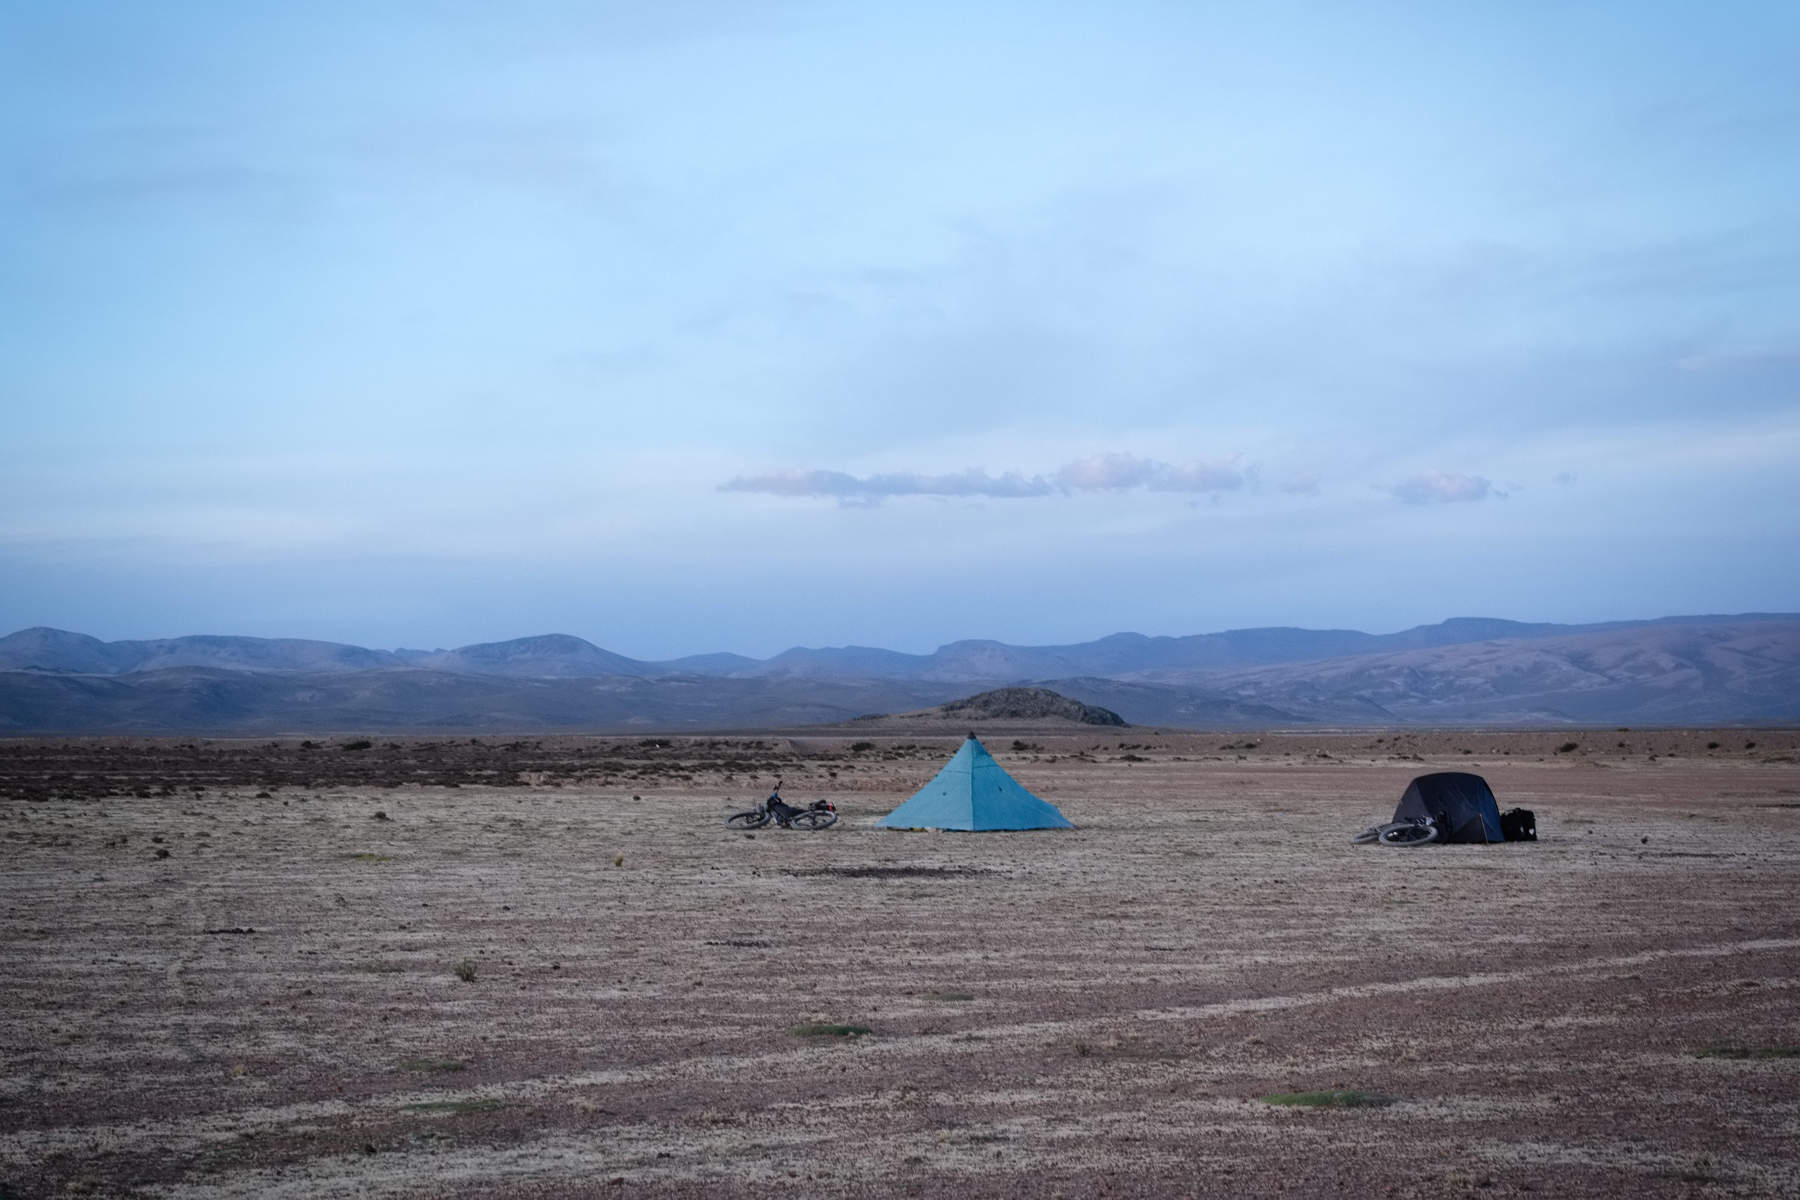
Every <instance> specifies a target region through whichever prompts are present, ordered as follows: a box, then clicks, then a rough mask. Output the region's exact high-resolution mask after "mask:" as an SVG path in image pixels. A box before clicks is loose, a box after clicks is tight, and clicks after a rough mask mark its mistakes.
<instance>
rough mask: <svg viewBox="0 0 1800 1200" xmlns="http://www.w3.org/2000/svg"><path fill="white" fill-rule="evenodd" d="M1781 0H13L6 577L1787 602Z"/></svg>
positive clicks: (150, 612)
mask: <svg viewBox="0 0 1800 1200" xmlns="http://www.w3.org/2000/svg"><path fill="white" fill-rule="evenodd" d="M1797 45H1800V6H1796V5H1793V4H1790V3H1768V4H1753V3H1742V2H1731V0H1727V2H1722V3H1715V4H1708V5H1693V4H1689V3H1658V2H1655V0H1628V2H1626V0H1621V2H1619V3H1582V2H1579V0H1567V2H1552V0H1524V2H1520V0H1509V2H1494V3H1480V2H1474V0H1471V2H1469V3H1458V4H1434V3H1424V2H1418V3H1404V4H1402V3H1382V2H1380V0H1375V2H1372V3H1358V4H1354V5H1349V4H1342V3H1335V2H1332V3H1298V2H1282V0H1275V2H1270V3H1256V4H1213V3H1196V2H1187V0H1184V2H1180V3H1174V2H1171V3H1150V2H1143V0H1115V2H1112V3H1108V4H1104V5H1102V4H1061V3H1054V2H1050V0H1034V2H1032V3H1005V2H998V3H993V4H987V5H962V4H956V5H951V4H936V3H929V2H920V3H914V4H908V5H874V4H866V3H844V4H839V3H808V2H795V3H785V2H774V0H771V2H767V3H764V2H759V0H730V2H725V0H667V2H664V3H658V4H653V5H645V4H639V3H630V4H627V3H618V4H611V3H605V2H600V3H594V2H588V3H555V2H548V0H519V2H515V3H511V4H506V5H492V4H486V3H474V2H473V0H470V2H467V3H459V2H453V0H446V2H443V3H407V2H404V0H393V2H384V3H381V4H366V3H360V2H357V3H339V2H334V0H317V2H313V3H308V4H303V5H296V4H288V3H263V2H259V0H242V2H237V0H234V2H230V3H227V2H224V0H218V2H214V3H188V2H182V0H164V2H162V3H158V4H155V5H118V4H110V3H109V4H99V3H86V2H83V0H59V2H58V3H55V4H36V3H26V2H21V0H0V430H3V431H4V436H0V633H4V632H7V631H10V630H12V629H18V628H23V627H26V626H31V625H50V626H55V627H58V628H63V629H72V630H78V631H81V632H85V633H90V634H93V635H95V636H98V637H102V638H106V639H115V638H144V637H169V636H177V635H182V634H191V633H227V634H246V635H256V636H293V637H315V638H326V639H330V640H336V641H347V642H354V643H357V644H361V645H369V646H383V647H392V646H411V647H433V646H455V645H461V644H465V643H470V642H478V641H491V640H499V639H504V638H510V637H518V636H524V635H528V634H535V633H545V632H553V631H554V632H566V633H572V634H576V635H578V636H581V637H585V638H587V639H589V640H590V641H593V642H595V643H597V644H599V645H601V646H604V647H606V648H608V649H611V650H615V651H617V652H620V653H624V654H630V655H634V656H637V657H642V658H668V657H674V656H677V655H682V654H689V653H701V652H708V651H716V650H731V651H736V652H738V653H743V654H752V655H757V656H765V655H769V654H773V653H775V652H777V651H780V650H782V649H784V648H786V647H788V646H793V645H811V646H819V645H842V644H861V645H881V646H887V647H891V648H893V649H899V650H908V651H927V650H930V649H931V648H933V647H935V646H937V645H939V644H941V643H944V642H948V641H952V640H956V639H960V638H996V639H999V640H1002V641H1007V642H1013V643H1023V644H1050V643H1066V642H1076V641H1085V640H1089V639H1092V638H1095V637H1100V636H1103V635H1106V634H1109V633H1113V632H1118V631H1121V630H1133V631H1138V632H1143V633H1151V634H1188V633H1200V632H1208V631H1213V630H1218V629H1226V628H1243V627H1249V626H1263V625H1301V626H1309V627H1330V628H1359V629H1365V630H1369V631H1372V632H1383V631H1390V630H1396V629H1402V628H1406V627H1408V626H1411V625H1415V624H1422V623H1430V622H1435V621H1438V620H1442V619H1444V618H1447V617H1452V616H1476V615H1479V616H1497V617H1510V618H1515V619H1520V620H1547V621H1568V622H1582V621H1598V620H1612V619H1623V618H1632V617H1652V616H1659V615H1668V614H1678V613H1723V612H1745V611H1791V610H1794V609H1800V518H1797V517H1796V514H1800V73H1796V72H1795V71H1794V70H1793V61H1794V55H1795V51H1796V47H1797Z"/></svg>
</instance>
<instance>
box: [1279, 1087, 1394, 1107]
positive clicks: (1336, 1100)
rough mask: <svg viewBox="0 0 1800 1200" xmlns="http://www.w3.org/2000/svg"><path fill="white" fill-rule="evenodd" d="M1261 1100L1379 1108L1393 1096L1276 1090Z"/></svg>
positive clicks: (1290, 1105) (1288, 1104)
mask: <svg viewBox="0 0 1800 1200" xmlns="http://www.w3.org/2000/svg"><path fill="white" fill-rule="evenodd" d="M1262 1101H1263V1103H1264V1104H1277V1105H1281V1106H1282V1107H1286V1108H1380V1107H1382V1106H1384V1105H1388V1104H1392V1103H1394V1097H1392V1096H1382V1095H1379V1094H1377V1093H1375V1092H1359V1091H1330V1092H1276V1093H1275V1094H1274V1095H1271V1096H1264V1097H1263V1098H1262Z"/></svg>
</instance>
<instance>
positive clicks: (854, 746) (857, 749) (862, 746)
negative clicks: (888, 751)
mask: <svg viewBox="0 0 1800 1200" xmlns="http://www.w3.org/2000/svg"><path fill="white" fill-rule="evenodd" d="M874 748H875V743H874V742H851V743H850V752H851V753H852V754H861V753H863V752H864V751H865V750H873V749H874Z"/></svg>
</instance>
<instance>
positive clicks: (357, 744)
mask: <svg viewBox="0 0 1800 1200" xmlns="http://www.w3.org/2000/svg"><path fill="white" fill-rule="evenodd" d="M374 745H375V743H374V742H371V741H370V740H369V739H368V738H357V739H356V740H355V741H354V742H345V743H344V749H346V750H367V749H370V748H371V747H373V746H374Z"/></svg>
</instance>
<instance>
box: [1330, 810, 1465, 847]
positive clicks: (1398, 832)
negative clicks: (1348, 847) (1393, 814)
mask: <svg viewBox="0 0 1800 1200" xmlns="http://www.w3.org/2000/svg"><path fill="white" fill-rule="evenodd" d="M1442 833H1443V831H1442V830H1440V829H1439V828H1438V827H1437V822H1436V821H1434V820H1432V819H1431V818H1430V817H1412V818H1409V819H1408V820H1405V821H1389V822H1388V823H1387V824H1385V825H1371V826H1369V827H1368V828H1367V829H1365V830H1363V831H1362V832H1361V833H1359V834H1357V835H1356V836H1355V837H1353V838H1351V839H1350V841H1351V843H1352V844H1354V845H1358V846H1362V845H1367V844H1369V843H1370V842H1376V843H1379V844H1380V845H1383V846H1428V845H1430V844H1431V843H1432V842H1435V841H1437V840H1438V838H1439V837H1440V836H1441V835H1442Z"/></svg>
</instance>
